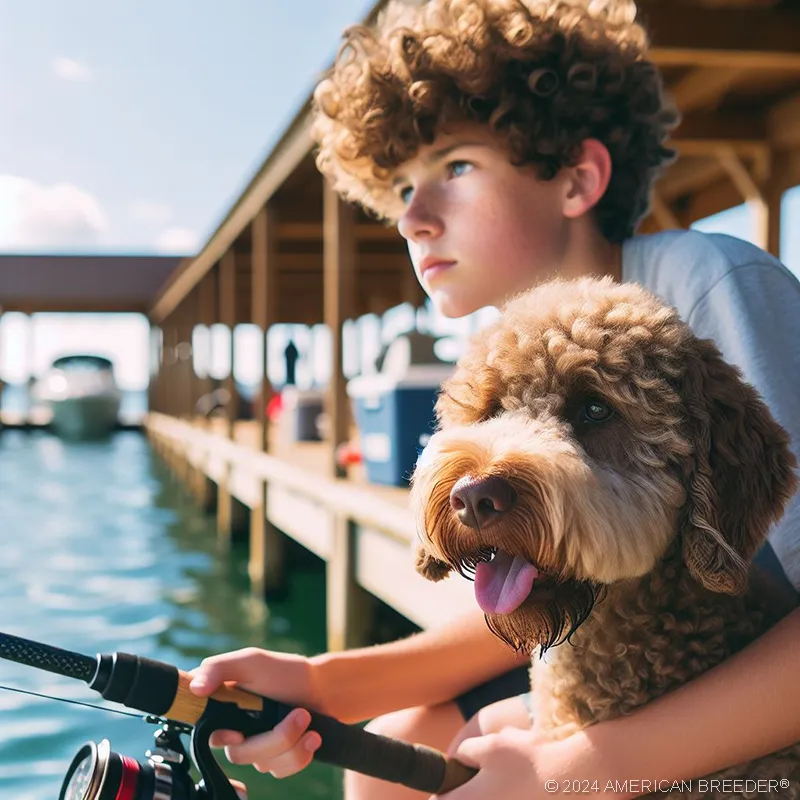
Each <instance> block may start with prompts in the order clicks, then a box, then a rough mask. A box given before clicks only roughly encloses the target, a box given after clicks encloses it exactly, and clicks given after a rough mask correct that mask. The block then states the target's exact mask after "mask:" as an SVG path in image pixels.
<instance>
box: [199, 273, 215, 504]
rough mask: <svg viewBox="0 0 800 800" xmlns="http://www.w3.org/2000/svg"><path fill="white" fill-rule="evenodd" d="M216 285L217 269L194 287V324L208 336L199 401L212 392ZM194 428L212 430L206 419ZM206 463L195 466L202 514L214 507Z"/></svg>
mask: <svg viewBox="0 0 800 800" xmlns="http://www.w3.org/2000/svg"><path fill="white" fill-rule="evenodd" d="M218 284H219V279H218V276H217V271H216V267H215V268H213V269H211V270H210V271H209V272H208V273H207V274H206V275H204V276H203V278H201V280H200V283H199V284H198V286H197V320H198V322H199V323H200V324H201V325H205V326H206V328H207V333H208V336H207V338H206V343H205V353H204V357H205V360H206V370H207V374H206V376H205V377H204V378H199V377H198V383H197V391H198V399H199V398H200V397H201V396H202V395H204V394H207V393H208V392H211V391H212V389H213V388H214V381H213V379H212V378H211V372H210V370H211V356H212V352H211V326H212V325H215V324H216V323H217V322H218V320H219V302H218ZM194 424H195V425H198V426H200V427H202V428H205V429H210V428H211V421H210V420H208V419H206V418H205V417H202V416H198V415H194ZM206 469H207V465H206V464H205V463H203V464H200V465H198V469H197V473H196V475H195V487H194V492H195V496H196V498H197V502H198V503H199V505H200V507H201V508H202V509H203V510H204V511H212V510H214V509H216V506H217V484H216V483H214V481H212V480H211V478H209V477H208V475H207V473H206Z"/></svg>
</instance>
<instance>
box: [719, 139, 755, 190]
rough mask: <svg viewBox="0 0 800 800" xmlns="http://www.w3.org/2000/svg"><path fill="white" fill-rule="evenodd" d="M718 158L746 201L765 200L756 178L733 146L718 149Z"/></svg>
mask: <svg viewBox="0 0 800 800" xmlns="http://www.w3.org/2000/svg"><path fill="white" fill-rule="evenodd" d="M717 159H718V160H719V163H720V164H722V167H723V169H724V170H725V172H727V173H728V177H729V178H730V179H731V182H732V183H733V185H734V186H735V187H736V188H737V189H738V190H739V193H740V194H741V195H742V199H743V200H745V201H746V202H759V203H763V202H764V195H763V193H762V191H761V188H760V186H759V185H758V183H757V182H756V180H755V178H754V177H753V176H752V175H751V174H750V171H749V170H748V169H747V167H746V166H745V165H744V164H743V163H742V160H741V158H739V156H738V155H737V153H736V151H735V150H734V149H733V148H731V147H721V148H720V149H719V150H718V151H717Z"/></svg>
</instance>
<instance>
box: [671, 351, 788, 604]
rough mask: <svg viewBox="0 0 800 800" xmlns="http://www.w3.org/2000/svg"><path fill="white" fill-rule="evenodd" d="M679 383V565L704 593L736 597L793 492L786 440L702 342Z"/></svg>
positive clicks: (752, 395)
mask: <svg viewBox="0 0 800 800" xmlns="http://www.w3.org/2000/svg"><path fill="white" fill-rule="evenodd" d="M694 344H695V349H694V352H692V353H690V354H689V355H688V358H687V362H686V372H685V373H684V376H683V392H682V394H683V396H684V398H685V404H686V412H687V416H688V428H689V431H688V432H689V438H690V440H691V444H692V448H693V454H692V456H691V457H690V459H689V461H688V465H687V469H686V475H685V483H686V487H687V492H688V498H687V503H686V505H685V506H684V508H683V514H682V520H681V535H682V546H683V557H684V559H685V561H686V564H687V565H688V567H689V569H690V571H691V573H692V575H693V576H694V577H695V578H696V579H697V580H698V581H700V583H702V584H703V585H704V586H705V587H706V588H707V589H710V590H712V591H716V592H726V593H730V594H736V593H738V592H741V591H743V590H744V589H745V587H746V585H747V572H748V568H749V564H750V560H751V559H752V557H753V556H754V555H755V553H756V551H757V550H758V549H759V547H760V546H761V544H762V543H763V542H764V540H765V538H766V534H767V531H768V530H769V527H770V526H771V525H772V524H773V523H774V522H775V521H777V520H778V519H780V517H781V515H782V514H783V510H784V507H785V505H786V502H787V501H788V499H789V498H790V497H791V496H792V494H793V493H794V491H795V489H796V486H797V477H796V475H795V474H794V468H795V466H796V459H795V458H794V456H793V454H792V452H791V450H790V449H789V437H788V435H787V433H786V431H784V429H783V428H782V427H781V426H780V425H779V424H778V423H777V422H776V421H775V419H774V418H773V416H772V414H771V413H770V411H769V409H768V408H767V406H766V405H765V403H764V402H763V401H762V400H761V398H760V396H759V395H758V393H757V392H756V391H755V389H754V388H753V387H752V386H750V385H749V384H747V383H745V382H744V380H743V379H742V376H741V373H740V371H739V370H738V369H737V368H736V367H733V366H732V365H730V364H728V363H726V362H725V361H724V360H723V359H722V357H721V355H720V352H719V350H718V349H717V347H716V345H715V344H714V343H713V342H711V341H710V340H695V341H694Z"/></svg>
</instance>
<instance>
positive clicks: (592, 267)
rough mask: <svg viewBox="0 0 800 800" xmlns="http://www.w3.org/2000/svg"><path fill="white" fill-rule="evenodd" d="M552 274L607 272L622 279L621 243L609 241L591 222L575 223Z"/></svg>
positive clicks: (568, 276) (577, 275)
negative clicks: (588, 223) (559, 261)
mask: <svg viewBox="0 0 800 800" xmlns="http://www.w3.org/2000/svg"><path fill="white" fill-rule="evenodd" d="M583 221H585V220H582V222H583ZM555 274H556V275H557V276H558V277H561V278H566V279H571V278H583V277H595V278H603V277H606V276H610V277H611V278H613V279H614V280H615V281H621V280H622V246H621V245H618V244H612V243H611V242H609V241H608V239H606V238H605V236H603V234H602V233H600V231H599V229H598V228H597V227H596V226H595V225H594V224H591V225H585V224H576V225H574V226H573V227H572V230H571V231H570V236H569V237H568V241H567V243H566V246H565V249H564V253H563V257H562V259H561V263H560V264H559V265H558V267H557V268H556V270H555Z"/></svg>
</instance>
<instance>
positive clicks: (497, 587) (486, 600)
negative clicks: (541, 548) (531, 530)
mask: <svg viewBox="0 0 800 800" xmlns="http://www.w3.org/2000/svg"><path fill="white" fill-rule="evenodd" d="M538 577H539V570H538V569H536V567H534V566H533V564H531V563H529V562H528V561H523V559H521V558H518V557H517V556H511V555H509V554H508V553H504V552H503V551H502V550H498V551H497V553H496V554H495V557H494V558H493V559H492V560H491V561H481V562H480V563H479V564H478V565H477V567H476V568H475V599H476V600H477V601H478V605H479V606H480V607H481V610H482V611H483V612H484V613H485V614H510V613H511V612H512V611H516V609H518V608H519V607H520V606H521V605H522V604H523V602H525V598H526V597H527V596H528V595H529V594H530V593H531V588H532V587H533V582H534V581H535V580H536V578H538Z"/></svg>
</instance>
